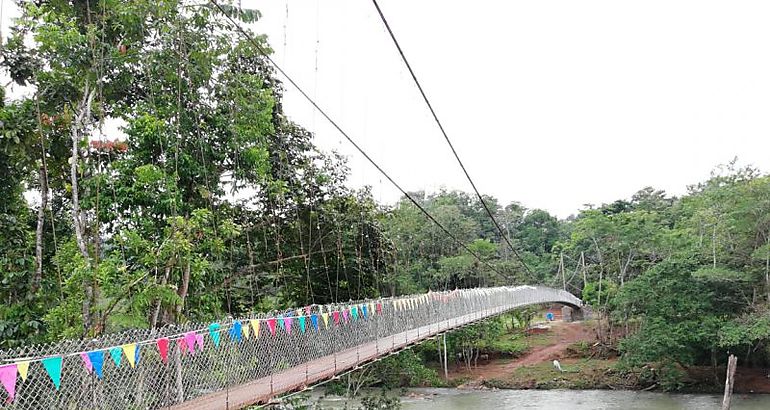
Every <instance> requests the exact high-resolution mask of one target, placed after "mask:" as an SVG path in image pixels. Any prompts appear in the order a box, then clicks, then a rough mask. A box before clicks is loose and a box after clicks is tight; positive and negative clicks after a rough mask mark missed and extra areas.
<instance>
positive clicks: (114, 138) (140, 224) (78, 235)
mask: <svg viewBox="0 0 770 410" xmlns="http://www.w3.org/2000/svg"><path fill="white" fill-rule="evenodd" d="M18 3H19V6H20V7H21V9H22V16H21V17H20V18H19V19H18V20H16V21H15V22H14V26H13V27H12V30H11V32H10V33H5V35H4V36H3V44H2V61H0V64H1V65H2V69H3V70H4V73H5V75H6V76H7V77H8V78H10V79H11V81H12V82H13V86H9V87H6V89H4V94H3V98H2V103H1V104H2V106H0V175H2V179H1V180H0V184H2V192H3V195H2V196H0V280H1V281H2V287H0V296H2V300H3V304H2V305H0V348H8V347H12V346H16V345H19V344H26V343H33V342H40V341H47V340H56V339H60V338H65V337H93V336H96V335H99V334H102V333H104V332H113V331H119V330H121V329H125V328H132V327H158V326H163V325H166V324H171V323H179V322H185V321H191V320H192V321H204V320H215V319H217V318H221V317H223V316H225V315H233V316H238V315H245V314H248V313H249V312H252V311H264V310H269V309H276V308H284V307H288V306H299V305H305V304H311V303H319V304H320V303H327V302H335V301H346V300H350V299H357V298H363V297H375V296H389V295H396V294H403V293H410V292H421V291H425V290H428V289H434V290H436V289H454V288H458V287H477V286H496V285H514V284H536V283H539V284H546V285H550V286H555V287H561V286H566V288H567V290H569V291H571V292H573V293H575V294H576V295H578V296H581V297H582V298H583V299H584V300H586V301H587V302H588V303H589V304H590V305H591V306H592V307H593V309H594V311H595V312H596V314H597V316H598V317H599V318H600V319H601V320H602V322H603V323H604V324H603V326H604V327H605V331H604V337H606V341H607V343H608V344H609V345H612V346H615V347H616V348H617V349H619V351H620V352H621V353H622V358H623V361H624V363H626V364H627V365H629V366H644V365H645V364H647V363H656V362H657V363H664V364H665V367H666V369H668V371H669V373H668V374H669V375H670V376H671V377H672V379H675V377H676V372H677V369H678V368H680V367H682V366H689V365H695V364H698V365H714V366H716V365H717V364H720V363H723V362H724V360H725V356H726V352H728V351H729V352H733V353H736V354H738V355H739V356H740V358H741V361H742V364H744V365H767V364H768V363H770V344H769V343H768V342H770V177H768V176H766V175H764V174H762V173H761V172H760V171H758V170H756V169H753V168H751V167H739V166H737V165H736V164H735V162H733V163H730V164H727V165H725V166H721V167H717V168H716V169H715V171H714V172H713V174H712V175H711V177H710V178H709V179H708V180H706V181H705V182H702V183H699V184H696V185H693V186H690V187H689V188H688V191H687V194H686V195H684V196H682V197H678V198H677V197H672V196H669V195H667V194H666V193H665V192H663V191H659V190H656V189H654V188H644V189H641V190H639V191H638V192H637V193H636V194H634V195H633V196H632V197H631V198H629V199H622V200H618V201H615V202H613V203H610V204H604V205H601V206H587V207H586V209H583V210H581V211H580V212H579V213H577V214H576V215H574V216H572V217H570V218H567V219H565V220H560V219H558V218H556V217H554V216H553V215H551V214H549V213H548V212H547V211H544V210H540V209H528V208H526V207H525V206H524V205H522V204H520V203H517V202H514V203H510V204H507V205H506V204H501V203H499V201H497V200H496V199H495V198H492V197H486V198H485V202H486V203H487V205H488V206H489V207H490V208H491V209H492V210H493V211H494V213H495V214H496V218H497V220H498V221H499V222H500V224H501V226H503V227H504V229H505V230H506V235H507V236H509V237H510V239H511V241H512V242H513V244H514V246H515V247H516V248H517V253H518V254H519V255H520V256H521V259H522V260H523V261H524V262H525V263H526V266H527V267H528V269H525V267H524V265H523V264H522V263H521V261H520V260H519V259H518V258H517V257H516V255H513V253H512V252H511V250H510V249H509V248H508V247H507V245H506V244H505V241H504V240H503V238H502V237H501V236H500V232H499V231H498V230H496V228H495V226H494V224H493V223H492V221H491V220H490V219H489V217H488V216H487V215H486V213H485V211H484V208H483V207H482V204H481V203H480V202H479V200H478V199H477V198H476V197H475V196H472V195H469V194H466V193H463V192H458V191H442V192H436V193H424V192H415V193H413V195H412V196H413V197H414V198H416V199H417V201H418V202H419V203H420V204H421V206H422V207H423V208H424V209H426V210H427V211H428V212H429V213H431V214H432V215H433V216H434V217H435V218H436V219H437V220H438V221H440V222H441V223H442V224H443V225H444V226H445V227H446V228H447V229H448V230H450V231H451V232H452V233H453V234H454V235H456V236H457V237H458V238H459V239H460V240H461V241H462V242H464V243H465V244H467V246H468V247H469V248H470V249H472V250H473V251H474V252H475V253H476V254H477V255H480V257H481V258H482V259H483V262H484V263H482V261H479V260H477V259H476V258H475V257H473V256H471V255H470V254H468V253H467V252H465V251H464V250H463V249H462V248H461V247H459V246H458V245H457V244H455V243H453V242H452V241H450V240H447V237H446V235H445V234H444V233H443V232H442V231H441V230H440V229H439V228H438V227H437V226H435V225H434V224H433V223H432V222H431V221H429V220H428V219H426V218H425V216H424V215H423V214H422V213H421V212H420V211H419V209H418V208H417V207H416V206H415V205H414V204H412V203H411V202H410V201H408V200H406V198H405V199H403V200H401V201H400V202H399V203H397V204H395V205H387V204H379V203H377V202H376V201H375V200H374V199H373V197H372V195H371V193H370V191H369V190H368V189H366V188H362V189H352V188H350V187H349V185H348V184H347V183H346V178H347V177H348V175H349V170H348V168H347V167H346V164H345V158H342V157H340V156H338V155H336V154H334V153H327V152H323V151H322V150H320V149H319V148H318V147H316V146H315V145H314V143H313V135H312V134H311V133H310V132H309V131H308V130H306V129H304V128H302V126H301V125H300V124H296V123H293V122H292V121H291V120H289V119H288V117H287V114H286V113H285V112H284V111H283V107H282V103H281V99H282V93H283V84H282V82H281V81H280V79H279V77H278V76H277V74H276V72H275V71H274V68H273V67H271V66H270V65H269V63H268V61H267V60H266V58H265V56H264V55H262V54H261V53H260V50H259V48H264V49H266V50H269V45H268V44H267V43H266V39H265V38H264V37H261V36H255V38H256V39H257V41H259V42H260V43H261V45H260V47H257V46H255V44H253V43H251V42H249V41H246V40H245V39H243V37H241V36H240V35H239V33H238V32H237V30H236V29H235V28H234V27H233V26H232V25H231V24H230V22H229V20H228V17H232V18H234V19H236V20H238V21H239V22H241V23H242V24H244V25H246V24H247V23H250V22H253V21H255V20H257V19H258V18H259V17H260V15H259V13H258V12H257V11H255V10H242V9H239V8H237V7H235V6H228V7H224V8H223V10H224V12H223V10H219V9H216V8H214V7H211V6H206V5H201V4H195V5H192V4H189V3H187V2H184V1H180V0H136V1H117V0H93V1H88V0H76V1H74V2H72V1H49V2H22V1H20V2H18ZM73 4H74V6H73ZM11 89H13V90H16V92H14V96H13V97H10V96H6V95H5V94H6V93H8V90H11ZM19 90H22V91H23V92H18V91H19ZM9 94H10V93H9ZM109 124H122V126H121V128H122V132H121V133H120V134H119V135H109V133H108V132H105V130H106V129H111V128H110V127H108V126H106V125H109ZM521 177H522V178H524V177H526V176H521ZM512 180H513V181H515V178H512ZM630 188H631V191H632V190H633V188H634V187H630ZM489 266H493V267H494V270H492V269H490V268H489ZM474 338H475V337H474ZM474 338H471V341H472V339H474Z"/></svg>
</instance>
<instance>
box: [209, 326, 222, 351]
mask: <svg viewBox="0 0 770 410" xmlns="http://www.w3.org/2000/svg"><path fill="white" fill-rule="evenodd" d="M219 328H220V326H219V323H212V324H210V325H209V335H211V340H212V341H213V342H214V346H216V347H219Z"/></svg>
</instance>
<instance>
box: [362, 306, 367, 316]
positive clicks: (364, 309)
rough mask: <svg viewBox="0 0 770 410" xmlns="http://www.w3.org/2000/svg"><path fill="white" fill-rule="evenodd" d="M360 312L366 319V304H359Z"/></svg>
mask: <svg viewBox="0 0 770 410" xmlns="http://www.w3.org/2000/svg"><path fill="white" fill-rule="evenodd" d="M361 313H363V314H364V319H366V316H367V312H366V305H361Z"/></svg>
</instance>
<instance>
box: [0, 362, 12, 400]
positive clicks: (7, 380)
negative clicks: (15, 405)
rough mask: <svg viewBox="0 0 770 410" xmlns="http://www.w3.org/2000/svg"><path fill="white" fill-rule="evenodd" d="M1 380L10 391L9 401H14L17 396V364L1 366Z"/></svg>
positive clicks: (6, 389)
mask: <svg viewBox="0 0 770 410" xmlns="http://www.w3.org/2000/svg"><path fill="white" fill-rule="evenodd" d="M0 382H1V383H2V384H3V387H5V391H7V392H8V402H9V403H10V402H13V399H14V397H16V364H6V365H4V366H0Z"/></svg>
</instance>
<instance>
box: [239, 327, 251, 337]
mask: <svg viewBox="0 0 770 410" xmlns="http://www.w3.org/2000/svg"><path fill="white" fill-rule="evenodd" d="M241 333H243V338H244V339H246V340H249V335H250V334H251V326H248V325H246V326H243V325H241Z"/></svg>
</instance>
